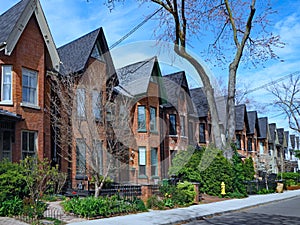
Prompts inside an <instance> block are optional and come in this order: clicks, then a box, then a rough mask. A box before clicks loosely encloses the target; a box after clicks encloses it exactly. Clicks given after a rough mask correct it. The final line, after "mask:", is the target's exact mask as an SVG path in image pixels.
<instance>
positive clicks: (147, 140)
mask: <svg viewBox="0 0 300 225" xmlns="http://www.w3.org/2000/svg"><path fill="white" fill-rule="evenodd" d="M117 75H118V79H119V88H122V89H123V90H125V91H126V92H127V93H128V94H129V95H130V96H132V100H131V102H132V103H131V109H130V114H131V116H130V117H131V131H132V135H133V138H134V140H135V144H134V145H132V146H129V154H130V161H129V180H130V182H131V183H139V184H149V183H156V182H157V181H158V180H160V179H161V163H160V162H161V157H162V152H161V140H162V139H163V137H162V133H161V129H162V127H161V126H162V123H161V121H160V120H159V115H160V113H161V109H160V105H161V104H162V102H163V99H165V98H164V97H162V96H164V94H163V92H164V91H163V88H162V87H163V86H162V85H161V72H160V68H159V64H158V61H157V58H156V57H153V58H150V59H148V60H144V61H140V62H137V63H133V64H130V65H127V66H125V67H122V68H120V69H118V70H117Z"/></svg>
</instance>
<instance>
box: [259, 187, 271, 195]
mask: <svg viewBox="0 0 300 225" xmlns="http://www.w3.org/2000/svg"><path fill="white" fill-rule="evenodd" d="M271 193H274V190H271V189H269V190H267V189H266V188H263V189H261V190H259V191H258V192H257V194H259V195H264V194H271Z"/></svg>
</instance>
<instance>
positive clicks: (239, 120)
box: [235, 105, 249, 157]
mask: <svg viewBox="0 0 300 225" xmlns="http://www.w3.org/2000/svg"><path fill="white" fill-rule="evenodd" d="M248 132H249V122H248V117H247V110H246V105H237V106H235V142H236V147H237V150H238V153H239V154H240V155H241V156H243V157H247V156H248V151H247V133H248Z"/></svg>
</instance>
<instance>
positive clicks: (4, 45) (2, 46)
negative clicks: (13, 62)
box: [0, 41, 6, 51]
mask: <svg viewBox="0 0 300 225" xmlns="http://www.w3.org/2000/svg"><path fill="white" fill-rule="evenodd" d="M5 47H6V42H5V41H4V42H1V43H0V51H2V50H3V49H4V48H5Z"/></svg>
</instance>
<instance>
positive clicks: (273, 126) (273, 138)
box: [269, 123, 278, 144]
mask: <svg viewBox="0 0 300 225" xmlns="http://www.w3.org/2000/svg"><path fill="white" fill-rule="evenodd" d="M269 131H270V138H269V142H270V143H272V144H275V143H276V140H277V139H278V136H277V129H276V123H270V124H269Z"/></svg>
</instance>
